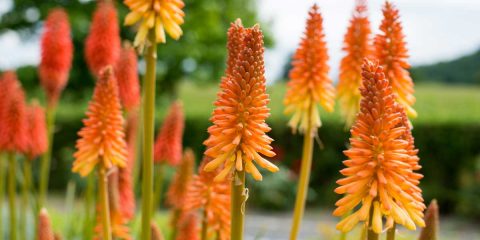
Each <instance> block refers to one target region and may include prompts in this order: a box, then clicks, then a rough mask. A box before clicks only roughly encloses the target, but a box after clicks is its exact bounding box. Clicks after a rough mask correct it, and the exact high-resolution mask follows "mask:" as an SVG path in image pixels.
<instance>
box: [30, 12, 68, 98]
mask: <svg viewBox="0 0 480 240" xmlns="http://www.w3.org/2000/svg"><path fill="white" fill-rule="evenodd" d="M41 51H42V58H41V61H40V65H39V67H38V70H39V77H40V83H41V84H42V87H43V89H44V90H45V92H46V95H47V98H48V103H49V104H56V103H57V101H58V98H59V97H60V93H61V92H62V90H63V89H64V88H65V85H66V84H67V80H68V75H69V71H70V68H71V66H72V59H73V43H72V38H71V36H70V24H69V23H68V15H67V13H66V12H65V10H63V9H61V8H57V9H54V10H52V11H50V13H49V14H48V17H47V20H46V21H45V27H44V32H43V34H42V40H41Z"/></svg>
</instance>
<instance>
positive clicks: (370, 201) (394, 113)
mask: <svg viewBox="0 0 480 240" xmlns="http://www.w3.org/2000/svg"><path fill="white" fill-rule="evenodd" d="M362 69H363V72H362V77H363V83H362V84H363V87H362V88H361V90H360V93H361V95H362V100H361V102H360V112H359V114H358V115H357V120H356V121H355V124H354V125H353V127H352V129H351V133H352V137H351V138H350V144H351V148H350V149H349V150H347V151H345V152H344V153H345V155H346V156H347V157H348V158H349V159H348V160H345V161H344V162H343V163H344V164H345V166H346V168H345V169H343V170H342V171H340V173H341V174H342V175H344V176H345V177H344V178H342V179H340V180H338V181H337V183H338V184H339V185H340V187H338V188H336V189H335V192H336V193H338V194H343V195H344V196H343V198H341V199H340V200H339V201H337V203H336V206H337V209H336V210H335V211H334V213H333V214H334V215H335V216H343V215H344V214H348V213H349V212H351V211H353V213H351V214H350V215H349V216H348V217H346V218H344V219H343V220H342V221H341V222H340V223H338V224H337V229H339V230H340V231H343V232H348V231H350V230H351V229H352V228H353V227H354V226H355V225H356V224H357V223H358V222H359V221H365V222H367V223H368V218H369V213H370V212H372V213H373V215H372V216H371V217H372V221H371V222H372V226H371V228H372V229H373V231H374V232H375V233H380V232H382V231H383V229H382V228H383V227H382V217H385V218H386V220H387V221H386V222H387V226H386V227H387V228H389V227H391V226H392V224H393V222H396V223H397V224H401V225H404V226H405V227H406V228H408V229H411V230H414V229H415V228H416V226H415V225H418V226H420V227H424V226H425V223H424V220H423V210H424V209H425V205H424V203H423V198H422V195H421V190H420V188H418V184H419V179H420V178H422V175H421V174H418V173H414V172H413V171H414V170H417V169H418V168H419V166H418V165H417V164H418V157H417V156H416V152H417V151H416V150H414V146H413V138H411V133H410V125H407V122H408V120H407V118H406V115H405V113H404V110H403V108H402V107H401V105H400V104H398V103H396V102H395V99H394V98H395V94H394V93H393V91H392V87H390V85H389V82H388V80H387V79H386V78H385V75H384V73H383V68H382V67H381V66H379V65H378V63H372V62H370V61H368V60H365V63H364V65H363V67H362ZM359 204H361V206H360V207H357V206H358V205H359ZM371 208H373V211H371ZM355 209H356V210H355Z"/></svg>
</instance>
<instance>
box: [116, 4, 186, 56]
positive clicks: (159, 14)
mask: <svg viewBox="0 0 480 240" xmlns="http://www.w3.org/2000/svg"><path fill="white" fill-rule="evenodd" d="M123 2H124V3H125V5H127V6H128V8H130V13H129V14H128V15H127V16H126V17H125V25H127V26H132V25H134V24H136V23H140V24H139V29H138V33H137V36H136V37H135V41H134V45H135V46H136V47H140V49H143V47H144V46H145V44H146V42H147V35H148V32H149V30H150V29H153V30H154V31H155V37H156V42H157V43H165V42H166V38H165V31H166V32H167V33H168V35H170V37H172V38H173V39H175V40H178V39H179V38H180V36H182V34H183V32H182V29H181V28H180V25H182V24H183V17H184V16H185V13H184V12H183V11H182V9H183V7H184V6H185V4H184V3H183V1H182V0H124V1H123ZM150 44H152V43H150Z"/></svg>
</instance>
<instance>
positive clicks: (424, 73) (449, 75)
mask: <svg viewBox="0 0 480 240" xmlns="http://www.w3.org/2000/svg"><path fill="white" fill-rule="evenodd" d="M411 73H412V77H413V79H414V80H415V81H417V82H419V81H425V82H427V81H434V82H443V83H453V84H476V85H479V84H480V50H478V51H476V52H475V53H472V54H470V55H467V56H463V57H460V58H458V59H455V60H452V61H446V62H440V63H435V64H432V65H426V66H418V67H414V68H412V70H411Z"/></svg>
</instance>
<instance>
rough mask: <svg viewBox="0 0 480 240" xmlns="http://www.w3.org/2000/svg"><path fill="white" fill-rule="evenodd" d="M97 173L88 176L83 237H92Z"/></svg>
mask: <svg viewBox="0 0 480 240" xmlns="http://www.w3.org/2000/svg"><path fill="white" fill-rule="evenodd" d="M94 198H95V175H93V174H90V175H89V176H88V177H87V189H86V190H85V221H84V223H83V239H91V238H92V225H93V224H92V222H93V221H92V208H93V207H92V206H93V203H94V201H95V199H94Z"/></svg>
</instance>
